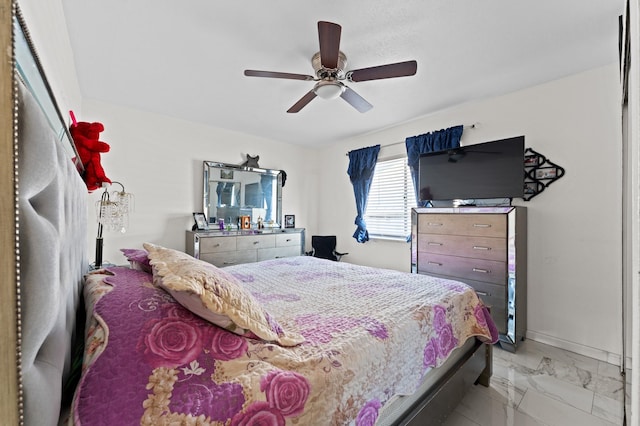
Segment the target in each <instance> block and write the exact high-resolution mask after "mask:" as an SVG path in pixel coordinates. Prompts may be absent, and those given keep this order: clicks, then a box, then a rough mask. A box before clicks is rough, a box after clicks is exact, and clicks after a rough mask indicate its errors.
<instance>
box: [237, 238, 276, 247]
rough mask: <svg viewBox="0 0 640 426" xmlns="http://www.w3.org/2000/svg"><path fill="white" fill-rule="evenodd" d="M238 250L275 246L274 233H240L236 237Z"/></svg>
mask: <svg viewBox="0 0 640 426" xmlns="http://www.w3.org/2000/svg"><path fill="white" fill-rule="evenodd" d="M237 240H238V241H237V243H236V244H237V247H238V250H256V249H261V248H273V247H275V246H276V237H275V235H242V236H239V237H237Z"/></svg>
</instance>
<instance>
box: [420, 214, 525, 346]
mask: <svg viewBox="0 0 640 426" xmlns="http://www.w3.org/2000/svg"><path fill="white" fill-rule="evenodd" d="M411 234H412V245H411V270H412V272H414V273H418V274H427V275H433V276H438V277H444V278H450V279H455V280H458V281H463V282H465V283H467V284H469V285H471V286H472V287H473V288H475V290H476V293H477V294H478V295H479V296H480V298H481V299H482V300H483V302H484V303H485V304H486V305H487V306H489V307H490V309H491V316H492V317H493V319H494V321H495V323H496V326H497V328H498V332H499V333H500V341H499V342H500V345H501V347H502V348H503V349H506V350H509V351H511V352H515V350H516V347H517V345H518V342H520V341H521V340H524V338H525V332H526V328H527V211H526V208H525V207H457V208H417V209H414V210H413V212H412V231H411Z"/></svg>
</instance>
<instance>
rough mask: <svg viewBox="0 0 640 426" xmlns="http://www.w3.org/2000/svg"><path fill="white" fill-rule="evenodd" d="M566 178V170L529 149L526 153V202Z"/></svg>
mask: <svg viewBox="0 0 640 426" xmlns="http://www.w3.org/2000/svg"><path fill="white" fill-rule="evenodd" d="M562 176H564V168H563V167H560V166H558V165H557V164H555V163H553V162H552V161H551V160H549V159H548V158H547V157H545V156H544V155H542V154H540V153H539V152H536V151H534V150H533V149H531V148H527V149H526V150H525V151H524V197H523V198H524V200H525V201H529V200H530V199H532V198H533V197H535V196H536V195H538V194H540V193H541V192H542V191H544V190H545V188H547V187H548V186H549V185H551V184H552V183H553V182H555V181H556V180H558V179H560V178H561V177H562Z"/></svg>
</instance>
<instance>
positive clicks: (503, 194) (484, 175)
mask: <svg viewBox="0 0 640 426" xmlns="http://www.w3.org/2000/svg"><path fill="white" fill-rule="evenodd" d="M418 175H419V179H418V182H419V188H420V191H419V198H420V201H421V202H426V201H438V200H475V199H488V198H510V199H511V198H522V197H523V196H524V136H517V137H513V138H508V139H500V140H496V141H491V142H485V143H479V144H474V145H467V146H463V147H460V148H456V149H452V150H444V151H436V152H430V153H427V154H422V155H421V156H420V163H419V172H418Z"/></svg>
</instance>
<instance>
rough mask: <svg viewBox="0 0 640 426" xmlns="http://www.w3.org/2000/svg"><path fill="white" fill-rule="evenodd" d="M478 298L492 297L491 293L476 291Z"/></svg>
mask: <svg viewBox="0 0 640 426" xmlns="http://www.w3.org/2000/svg"><path fill="white" fill-rule="evenodd" d="M476 293H477V294H478V296H491V293H487V292H486V291H480V290H476Z"/></svg>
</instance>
